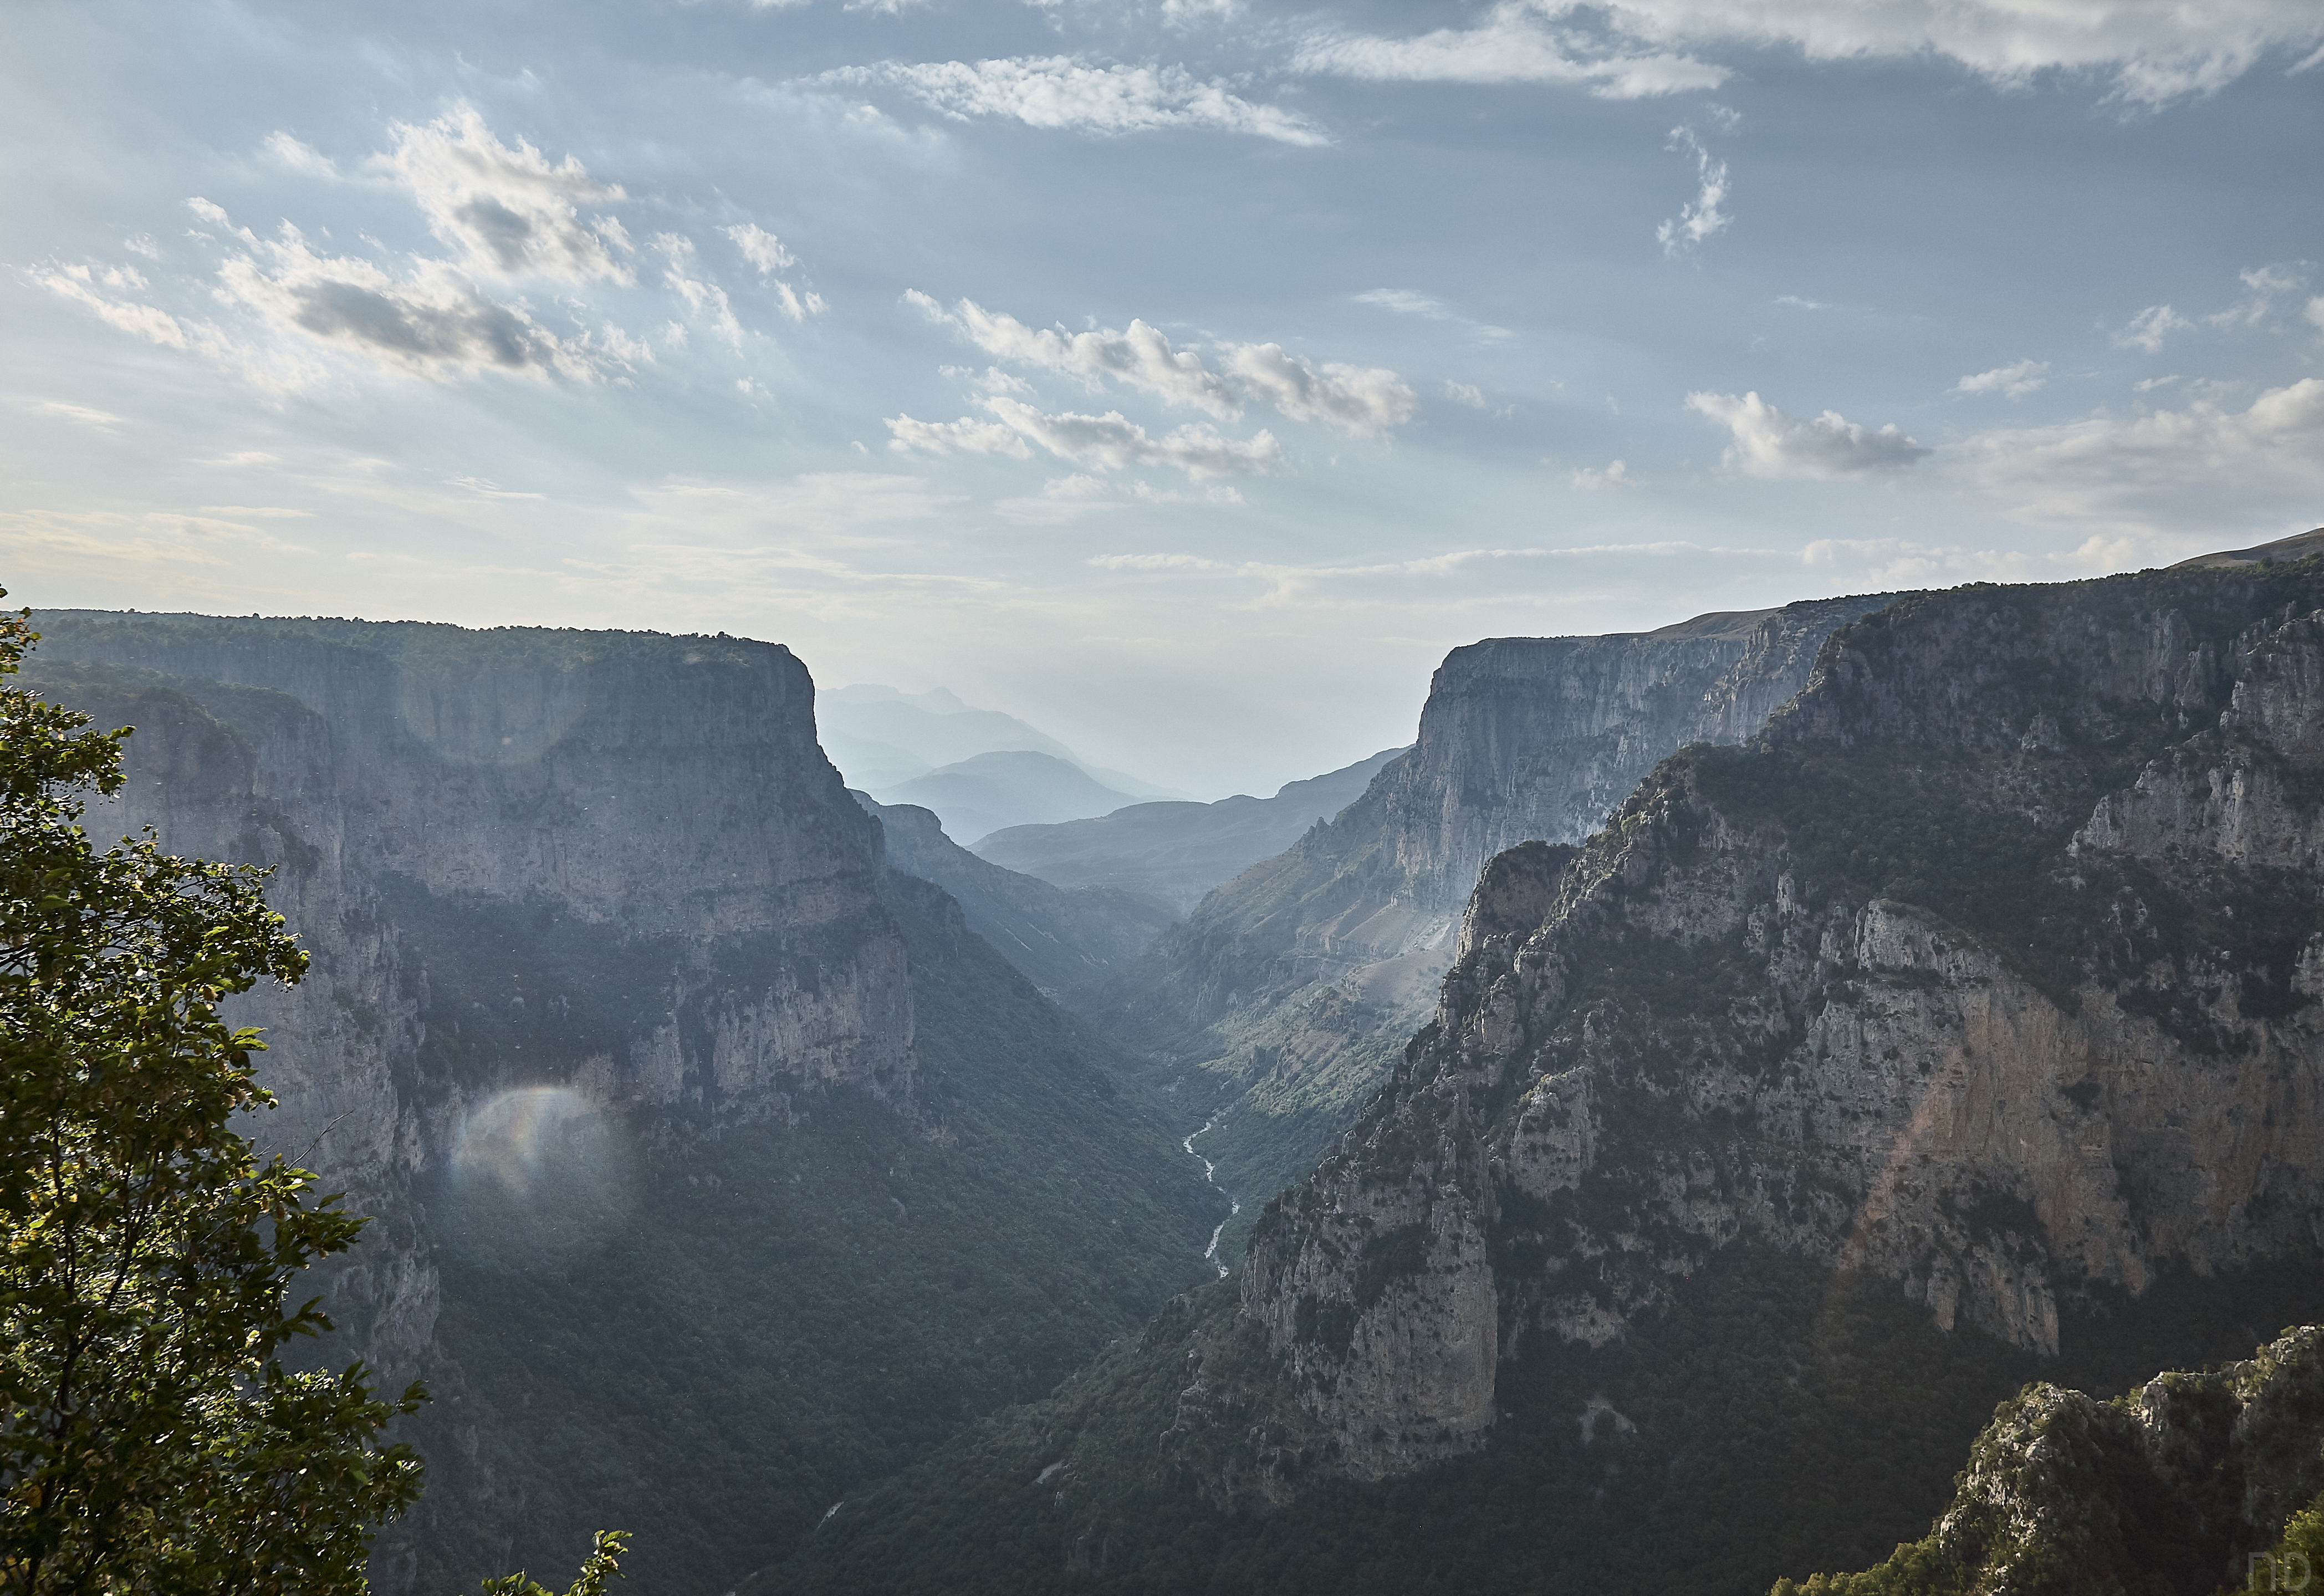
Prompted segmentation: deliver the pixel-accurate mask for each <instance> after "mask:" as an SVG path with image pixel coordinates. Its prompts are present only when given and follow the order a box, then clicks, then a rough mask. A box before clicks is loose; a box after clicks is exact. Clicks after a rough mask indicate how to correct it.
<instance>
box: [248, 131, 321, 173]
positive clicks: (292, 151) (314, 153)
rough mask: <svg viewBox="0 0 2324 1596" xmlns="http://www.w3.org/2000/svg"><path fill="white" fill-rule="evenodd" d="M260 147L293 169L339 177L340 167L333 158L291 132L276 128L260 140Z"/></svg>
mask: <svg viewBox="0 0 2324 1596" xmlns="http://www.w3.org/2000/svg"><path fill="white" fill-rule="evenodd" d="M260 147H261V148H262V149H263V150H264V151H265V152H267V153H268V154H269V155H272V156H273V157H274V159H275V160H277V161H281V163H282V164H283V165H285V166H287V167H289V168H290V169H291V171H300V172H305V173H306V174H307V175H308V176H309V177H317V178H337V176H338V175H339V169H338V167H337V164H335V163H334V162H333V161H332V160H331V158H330V157H329V156H327V155H326V154H324V153H323V152H321V151H319V150H318V149H316V148H315V147H314V146H313V145H312V144H308V143H301V142H300V141H299V140H298V139H295V138H293V137H292V136H291V134H287V133H284V132H283V131H282V130H281V128H276V129H275V130H274V131H273V132H272V133H270V134H267V135H266V137H265V138H264V139H263V140H262V141H261V142H260Z"/></svg>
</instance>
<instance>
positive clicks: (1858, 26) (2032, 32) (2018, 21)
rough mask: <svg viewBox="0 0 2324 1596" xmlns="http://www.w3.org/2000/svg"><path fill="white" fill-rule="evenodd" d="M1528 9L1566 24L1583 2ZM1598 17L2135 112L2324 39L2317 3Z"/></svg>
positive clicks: (1697, 5)
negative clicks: (1933, 68)
mask: <svg viewBox="0 0 2324 1596" xmlns="http://www.w3.org/2000/svg"><path fill="white" fill-rule="evenodd" d="M1532 9H1534V10H1536V11H1538V12H1539V13H1540V14H1542V15H1544V16H1567V15H1571V14H1573V13H1575V12H1577V11H1579V10H1581V9H1582V6H1581V4H1580V0H1545V3H1542V4H1539V5H1535V6H1534V7H1532ZM1597 9H1600V12H1601V14H1603V15H1604V16H1605V18H1606V19H1607V22H1608V23H1609V25H1610V26H1611V27H1612V28H1613V29H1614V30H1616V31H1617V32H1620V33H1622V34H1625V35H1628V37H1630V38H1633V39H1637V40H1640V41H1644V42H1655V43H1662V44H1665V45H1671V46H1677V47H1683V48H1691V49H1700V48H1703V47H1705V46H1709V45H1713V44H1718V43H1736V44H1743V45H1748V46H1766V45H1787V46H1790V47H1791V48H1794V49H1796V50H1798V51H1801V52H1802V53H1803V54H1804V55H1805V56H1806V57H1807V58H1808V59H1809V60H1814V61H1829V60H1862V59H1875V58H1892V59H1893V58H1896V57H1904V56H1913V55H1920V54H1923V53H1926V54H1932V55H1937V56H1942V57H1945V58H1947V59H1949V60H1953V61H1955V62H1957V63H1959V64H1960V65H1961V66H1962V67H1965V68H1967V69H1969V71H1971V72H1974V73H1976V74H1977V75H1978V76H1979V77H1981V78H1986V79H1987V81H1989V82H1992V83H1995V84H1997V85H2000V86H2004V87H2019V86H2023V85H2024V84H2026V83H2029V82H2030V81H2032V80H2033V78H2035V77H2037V76H2039V75H2041V74H2043V73H2044V72H2051V71H2059V70H2063V71H2088V72H2103V73H2107V74H2110V75H2111V76H2112V78H2113V87H2112V88H2111V90H2110V91H2109V94H2108V97H2109V98H2110V99H2114V100H2116V101H2119V102H2122V103H2124V104H2127V105H2134V106H2160V105H2163V104H2166V103H2168V102H2169V101H2172V100H2174V99H2179V98H2181V97H2186V96H2189V95H2207V94H2210V93H2214V92H2216V91H2217V90H2218V89H2219V88H2224V87H2225V86H2226V85H2227V84H2228V83H2231V82H2233V81H2234V80H2235V79H2236V78H2238V77H2240V76H2242V75H2243V74H2244V73H2245V72H2246V71H2248V70H2250V69H2251V68H2252V67H2253V66H2254V65H2255V64H2256V63H2257V62H2258V61H2259V60H2260V59H2261V57H2263V56H2264V55H2265V54H2266V53H2267V52H2268V51H2271V50H2274V49H2279V48H2284V47H2289V48H2292V49H2305V48H2307V47H2308V46H2310V45H2311V44H2313V43H2315V42H2317V41H2319V40H2324V13H2319V10H2318V8H2317V7H2316V6H2315V5H2314V4H2313V3H2312V0H2213V3H2211V4H2208V5H2175V4H2168V3H2165V0H2079V3H2078V4H2073V5H2061V4H2057V3H2056V0H1950V3H1948V4H1945V5H1931V4H1928V3H1927V0H1605V3H1604V4H1603V5H1602V6H1600V7H1598V8H1597ZM1497 14H1498V13H1497ZM2303 64H2304V63H2303Z"/></svg>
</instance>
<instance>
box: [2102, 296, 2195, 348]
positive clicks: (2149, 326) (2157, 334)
mask: <svg viewBox="0 0 2324 1596" xmlns="http://www.w3.org/2000/svg"><path fill="white" fill-rule="evenodd" d="M2194 325H2195V324H2194V323H2193V322H2191V321H2190V320H2188V319H2187V318H2185V317H2183V316H2181V315H2180V314H2179V312H2177V311H2176V310H2173V309H2172V308H2171V307H2170V306H2168V305H2149V306H2148V307H2147V308H2146V309H2144V310H2141V311H2140V312H2139V313H2138V314H2137V315H2135V316H2134V317H2132V318H2130V321H2129V323H2128V324H2127V325H2126V326H2125V327H2124V328H2123V329H2122V330H2121V331H2120V332H2118V333H2116V334H2115V336H2114V341H2115V344H2116V346H2117V347H2119V348H2124V349H2144V350H2145V351H2146V352H2147V353H2148V354H2149V355H2153V354H2154V353H2155V352H2156V351H2158V350H2160V349H2161V348H2162V347H2163V342H2164V340H2165V339H2167V338H2169V337H2171V335H2172V334H2173V333H2182V332H2185V331H2187V330H2188V329H2190V328H2192V327H2193V326H2194Z"/></svg>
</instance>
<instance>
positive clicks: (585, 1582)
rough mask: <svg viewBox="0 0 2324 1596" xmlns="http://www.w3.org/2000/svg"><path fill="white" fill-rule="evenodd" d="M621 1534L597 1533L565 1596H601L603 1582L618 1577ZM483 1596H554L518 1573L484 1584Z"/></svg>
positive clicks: (624, 1539)
mask: <svg viewBox="0 0 2324 1596" xmlns="http://www.w3.org/2000/svg"><path fill="white" fill-rule="evenodd" d="M629 1544H630V1537H629V1534H628V1532H627V1531H625V1530H619V1529H601V1530H599V1531H598V1532H597V1534H596V1537H595V1540H594V1542H593V1543H592V1544H591V1545H590V1547H589V1555H588V1557H587V1558H586V1560H584V1561H583V1563H582V1564H581V1575H580V1577H579V1578H578V1579H576V1580H575V1581H574V1582H573V1583H572V1584H571V1586H570V1587H568V1588H567V1591H566V1592H565V1596H605V1582H606V1581H607V1580H613V1579H619V1578H621V1577H622V1553H623V1552H624V1551H626V1550H628V1548H629ZM484 1596H557V1593H556V1592H555V1591H551V1590H550V1589H549V1587H548V1586H546V1585H543V1584H540V1583H539V1582H535V1581H532V1580H529V1579H527V1578H525V1576H524V1574H523V1573H522V1572H521V1571H520V1572H519V1573H512V1574H504V1575H503V1576H502V1577H501V1578H499V1579H496V1580H486V1581H485V1582H484Z"/></svg>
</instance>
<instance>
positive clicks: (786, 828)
mask: <svg viewBox="0 0 2324 1596" xmlns="http://www.w3.org/2000/svg"><path fill="white" fill-rule="evenodd" d="M37 623H38V625H39V626H40V628H41V631H42V643H41V646H40V649H39V650H38V652H37V653H36V654H35V655H34V657H33V660H32V663H31V665H30V666H29V667H28V669H26V671H25V674H24V679H25V681H26V682H27V683H28V685H32V686H34V687H41V688H42V689H43V690H45V691H46V692H47V693H48V694H49V696H50V697H56V698H60V699H62V700H63V701H65V702H68V703H71V704H74V705H76V706H79V707H83V708H86V709H88V710H89V711H91V712H92V713H94V714H96V715H97V716H98V718H99V719H100V720H102V721H104V722H106V723H108V724H134V725H136V726H137V727H138V733H137V735H135V736H134V737H133V738H132V739H131V740H130V742H129V743H128V745H127V750H126V756H125V760H124V770H125V772H126V775H127V778H128V780H127V782H126V784H125V785H124V789H123V790H122V792H121V794H120V795H119V797H118V798H116V799H115V801H114V802H112V803H111V804H109V805H103V806H98V807H95V808H93V809H92V811H91V814H90V817H89V825H90V826H91V828H92V830H97V829H100V828H103V827H106V826H117V827H118V828H120V829H121V830H124V831H125V830H134V829H136V828H138V827H141V826H147V825H151V826H153V827H154V828H155V830H156V831H157V833H158V834H159V835H160V836H161V839H162V841H163V843H164V844H165V845H166V846H169V847H171V848H172V849H175V850H178V851H180V852H185V853H196V854H201V855H205V856H208V857H217V858H228V859H237V860H248V861H251V862H254V863H263V864H267V865H272V866H273V867H274V869H275V874H274V877H273V879H272V881H271V882H270V884H269V888H268V897H269V900H270V901H271V902H272V904H273V905H274V906H275V908H276V909H278V910H279V911H280V912H281V913H282V914H283V915H284V916H285V918H287V919H288V920H289V921H290V923H291V926H292V927H293V928H294V929H295V930H297V931H298V933H299V934H300V936H301V938H302V939H303V940H304V941H305V943H306V945H307V946H308V947H309V950H310V951H311V953H312V955H313V968H312V973H311V974H310V975H309V978H308V979H307V980H306V981H305V982H304V983H301V984H300V986H299V987H297V988H295V989H292V990H291V991H288V992H284V991H280V990H267V991H261V992H254V993H253V994H251V996H250V997H249V998H248V999H247V1000H245V1001H244V1007H243V1009H242V1011H241V1012H240V1014H239V1015H238V1016H237V1018H238V1020H239V1021H240V1022H241V1023H247V1024H256V1025H261V1026H263V1027H265V1028H266V1029H267V1030H268V1032H269V1034H270V1035H271V1036H272V1038H274V1040H275V1047H274V1050H273V1052H272V1056H271V1057H270V1058H269V1060H268V1067H267V1071H266V1078H267V1081H268V1084H270V1086H271V1087H272V1089H273V1090H274V1091H275V1093H277V1095H278V1097H279V1098H280V1100H281V1109H280V1110H279V1111H278V1112H276V1113H274V1114H272V1115H270V1116H268V1117H267V1118H266V1119H265V1120H264V1121H262V1123H261V1125H260V1127H259V1129H260V1130H261V1131H262V1133H263V1135H264V1136H265V1137H266V1139H267V1140H268V1141H269V1143H271V1144H273V1145H279V1146H281V1147H282V1148H284V1149H287V1150H288V1151H291V1152H292V1153H300V1152H301V1151H302V1150H305V1157H306V1158H308V1159H309V1161H310V1162H311V1163H312V1164H313V1165H314V1167H316V1168H317V1169H318V1172H319V1173H321V1174H322V1175H323V1176H324V1177H325V1179H326V1180H327V1182H328V1183H329V1184H330V1185H331V1186H332V1187H333V1188H334V1189H344V1190H346V1192H347V1193H348V1195H349V1201H350V1205H351V1206H352V1207H354V1208H355V1209H356V1210H357V1211H360V1212H365V1213H373V1214H374V1215H376V1216H377V1217H378V1220H379V1224H378V1226H377V1227H376V1229H375V1232H374V1236H373V1237H372V1238H371V1240H370V1241H367V1243H366V1245H365V1246H364V1248H363V1249H362V1250H361V1251H360V1253H359V1255H358V1260H357V1261H356V1263H355V1265H354V1266H353V1267H352V1268H350V1269H349V1270H348V1271H346V1273H345V1274H344V1275H343V1276H342V1277H341V1278H340V1279H339V1280H338V1281H337V1286H336V1290H335V1293H334V1296H335V1299H336V1300H335V1304H334V1305H335V1309H336V1311H337V1315H338V1316H339V1318H340V1319H341V1320H342V1321H343V1322H345V1324H346V1328H347V1329H348V1330H349V1331H350V1333H351V1336H352V1340H353V1342H354V1344H355V1347H356V1349H357V1350H359V1351H360V1352H362V1353H363V1354H364V1356H366V1357H367V1358H369V1359H370V1360H371V1361H373V1362H374V1363H375V1364H376V1365H378V1366H379V1367H381V1368H382V1369H383V1370H384V1371H385V1372H386V1374H387V1375H388V1376H389V1377H390V1378H393V1377H395V1376H397V1375H401V1374H403V1373H406V1372H408V1371H410V1370H412V1369H413V1368H415V1367H416V1364H417V1361H418V1360H419V1358H420V1353H421V1351H422V1349H423V1348H424V1346H425V1345H426V1342H427V1340H428V1336H429V1330H430V1327H431V1325H432V1322H433V1314H434V1302H435V1293H436V1287H435V1282H434V1277H433V1273H432V1270H431V1268H430V1267H429V1263H428V1261H427V1260H428V1256H429V1254H428V1250H427V1248H426V1246H425V1245H424V1244H423V1243H422V1241H420V1238H419V1237H418V1236H417V1235H416V1233H415V1231H414V1226H415V1225H416V1224H417V1222H418V1221H417V1219H416V1214H417V1212H418V1209H419V1207H420V1204H419V1202H418V1199H417V1196H416V1189H417V1185H418V1184H419V1183H423V1182H424V1181H426V1180H427V1179H429V1178H430V1177H434V1176H440V1175H441V1174H442V1172H443V1171H444V1170H445V1168H446V1167H447V1165H448V1164H449V1162H450V1160H451V1158H452V1155H453V1152H454V1150H455V1147H456V1144H457V1140H458V1138H459V1136H460V1133H461V1128H462V1126H463V1125H464V1124H465V1123H466V1121H467V1119H468V1117H469V1116H470V1115H471V1114H472V1113H473V1112H475V1110H476V1109H477V1108H478V1107H479V1105H481V1104H483V1103H484V1102H486V1101H488V1100H490V1099H491V1098H493V1096H494V1095H496V1094H498V1093H502V1092H504V1091H507V1090H510V1089H512V1088H518V1087H539V1086H558V1087H568V1088H572V1089H575V1090H576V1091H579V1092H582V1093H586V1095H587V1096H588V1097H589V1098H590V1099H591V1101H592V1102H595V1103H598V1104H600V1105H604V1106H606V1107H609V1108H612V1109H615V1110H620V1109H624V1108H630V1107H650V1108H651V1109H653V1110H655V1111H657V1112H667V1113H671V1114H678V1115H690V1116H696V1117H701V1118H705V1119H708V1118H717V1117H721V1116H725V1117H735V1116H740V1117H749V1116H753V1115H761V1114H767V1113H774V1112H782V1108H783V1104H784V1102H785V1100H786V1094H787V1093H789V1092H791V1091H794V1090H796V1089H798V1086H799V1085H800V1084H803V1083H807V1082H824V1083H835V1082H844V1083H847V1084H853V1085H856V1086H860V1087H862V1088H863V1089H865V1090H867V1091H870V1092H871V1093H876V1094H878V1095H880V1096H882V1097H884V1098H887V1099H889V1100H891V1101H894V1102H899V1103H901V1102H907V1101H908V1099H909V1096H910V1093H911V1091H912V1075H913V1066H912V1059H913V1054H912V1014H911V1006H910V999H909V995H908V988H907V984H906V983H905V980H904V974H905V956H904V947H903V943H902V941H901V939H900V938H899V936H898V935H897V934H896V931H895V929H894V927H892V926H891V925H890V923H889V921H888V918H887V916H886V914H885V912H884V911H883V910H882V909H881V907H880V904H879V901H878V897H877V890H876V888H877V881H878V879H879V875H880V872H881V869H882V862H881V835H880V830H879V826H878V825H877V824H876V823H875V822H874V821H872V820H871V818H870V817H869V816H866V815H864V814H863V813H862V810H860V809H859V808H858V807H856V805H855V804H854V803H853V800H851V799H850V798H849V797H848V795H847V792H846V789H844V786H843V785H842V784H841V781H840V779H839V776H838V773H837V772H836V771H835V770H833V769H832V767H831V765H830V762H829V761H826V760H825V758H824V757H823V754H822V752H821V750H820V749H819V748H818V747H817V746H816V740H815V719H814V684H813V683H812V682H811V681H810V679H809V678H808V676H807V669H806V668H805V667H804V666H803V665H801V664H800V663H799V661H798V660H797V659H795V658H793V657H792V655H791V654H790V652H789V651H788V650H786V649H784V648H782V647H780V646H779V645H774V644H767V643H757V642H748V641H740V640H730V639H724V638H669V637H660V636H655V635H651V634H644V633H620V632H540V631H530V632H528V631H521V630H503V631H500V632H465V631H462V630H460V629H458V628H456V627H450V626H432V625H420V624H417V623H355V622H300V621H235V620H217V619H212V618H208V617H201V616H191V615H170V616H148V615H136V616H127V615H111V614H99V613H80V612H61V611H59V612H46V613H42V615H41V616H40V617H38V622H37ZM551 921H553V922H554V923H555V924H556V925H557V927H558V931H557V932H556V936H558V937H559V938H561V939H562V940H563V941H565V942H566V943H569V944H574V945H576V956H581V957H585V958H591V959H595V960H599V961H602V962H603V963H604V964H607V965H608V966H614V967H619V968H620V969H621V972H622V973H621V976H620V982H621V984H622V986H623V987H624V988H626V989H627V990H626V991H625V992H624V994H623V995H624V996H626V997H631V998H632V999H634V1000H637V1001H636V1006H635V1007H632V1008H629V1009H628V1011H627V1012H625V1013H624V1014H622V1015H621V1016H620V1017H619V1018H618V1019H616V1021H615V1022H614V1023H613V1024H612V1025H611V1026H609V1027H589V1026H583V1025H579V1024H576V1023H575V1017H574V1016H573V1015H572V1013H571V1012H570V1007H571V1001H572V1000H571V998H570V996H569V995H567V994H565V993H562V992H558V993H547V994H545V993H544V992H541V991H539V990H533V991H530V992H529V991H527V990H526V986H527V981H526V977H527V975H529V974H530V975H535V977H536V979H535V981H534V983H533V984H534V985H535V986H536V988H537V987H538V985H539V981H538V976H537V972H536V970H534V969H533V968H530V967H529V966H533V965H537V964H538V960H537V958H536V957H535V956H534V955H537V953H538V951H539V949H538V946H534V947H530V948H520V947H517V946H514V943H515V941H516V939H518V938H520V937H528V936H529V935H537V934H538V933H539V931H540V930H541V929H543V928H544V922H551ZM456 922H466V925H465V928H464V929H462V930H460V931H457V932H454V931H452V929H451V928H452V927H453V925H454V924H455V923H456ZM447 933H448V934H447ZM503 938H506V939H508V941H509V942H510V944H511V946H508V947H506V948H500V947H494V946H493V943H495V942H497V941H501V940H502V939H503ZM581 945H586V950H587V951H586V953H581V952H579V948H580V946H581ZM512 953H513V954H514V955H516V956H515V957H513V958H512V957H509V956H508V955H510V954H512ZM479 955H483V956H486V957H491V958H492V959H493V963H494V964H499V965H501V967H500V968H497V969H480V968H477V967H476V966H475V963H474V961H475V959H476V958H477V957H478V956H479ZM609 973H610V972H609ZM456 993H457V998H456V996H455V994H456ZM544 1005H547V1007H546V1008H544ZM560 1005H561V1006H562V1011H559V1006H560ZM306 1149H311V1150H306Z"/></svg>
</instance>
